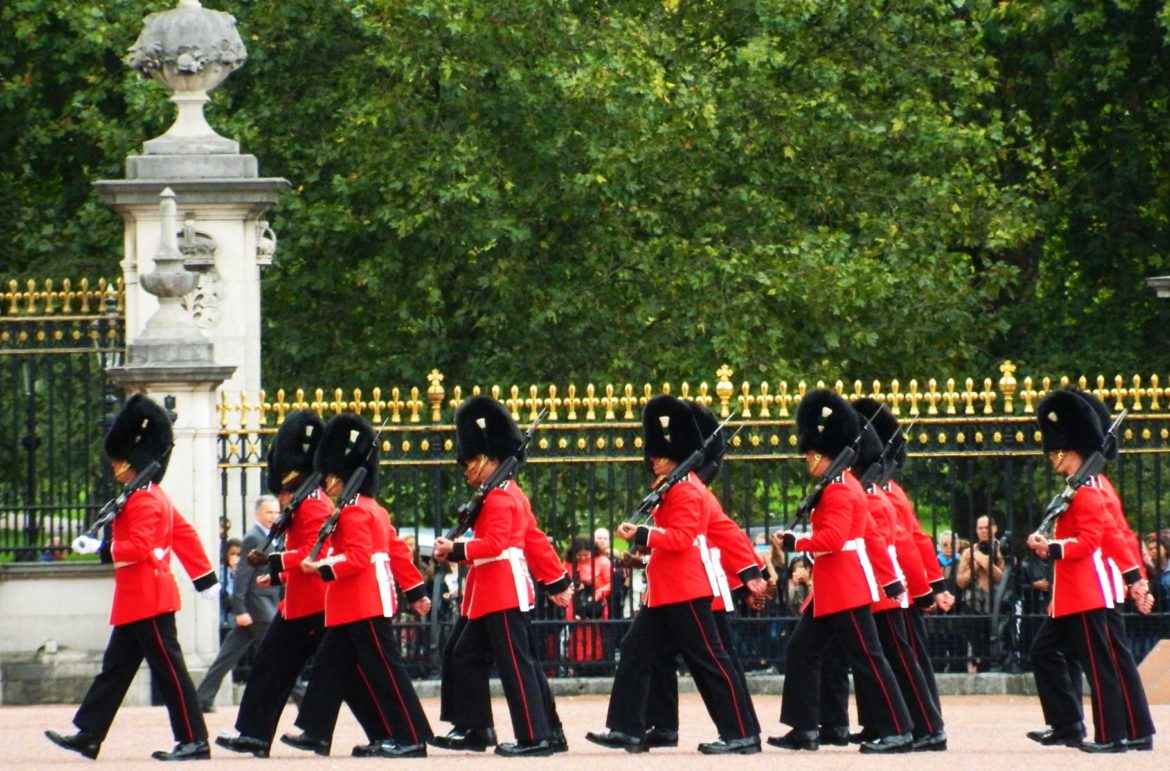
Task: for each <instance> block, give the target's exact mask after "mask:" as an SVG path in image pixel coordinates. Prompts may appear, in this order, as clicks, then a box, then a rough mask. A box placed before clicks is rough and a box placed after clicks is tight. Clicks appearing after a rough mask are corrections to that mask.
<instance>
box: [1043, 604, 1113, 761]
mask: <svg viewBox="0 0 1170 771" xmlns="http://www.w3.org/2000/svg"><path fill="white" fill-rule="evenodd" d="M1113 655H1114V654H1113V648H1112V646H1111V645H1110V641H1109V622H1108V620H1107V619H1106V611H1105V609H1104V608H1098V609H1096V610H1089V611H1085V612H1083V613H1072V614H1070V615H1067V616H1060V617H1059V618H1051V617H1049V618H1046V619H1044V623H1043V624H1041V625H1040V631H1039V632H1037V633H1036V639H1035V640H1034V641H1033V642H1032V651H1031V660H1032V673H1033V675H1034V676H1035V678H1036V692H1037V694H1038V695H1039V696H1040V704H1041V709H1043V711H1044V719H1045V721H1046V722H1047V723H1048V724H1049V725H1053V726H1065V725H1068V724H1070V723H1076V722H1078V721H1080V720H1082V710H1081V703H1080V700H1079V699H1078V698H1077V693H1078V689H1077V687H1076V686H1075V685H1074V684H1073V681H1072V675H1071V669H1070V667H1069V665H1068V659H1069V658H1071V657H1075V658H1076V659H1077V660H1078V661H1079V662H1080V664H1081V666H1083V667H1084V670H1085V675H1086V676H1087V677H1088V680H1089V690H1090V695H1091V697H1092V704H1093V726H1094V735H1095V738H1096V740H1097V741H1099V742H1114V741H1118V740H1120V739H1124V738H1125V736H1126V708H1125V698H1124V696H1123V695H1122V685H1121V678H1120V676H1119V674H1118V671H1117V666H1116V664H1115V663H1114V658H1113Z"/></svg>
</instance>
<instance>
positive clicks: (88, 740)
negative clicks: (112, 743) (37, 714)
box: [45, 731, 102, 760]
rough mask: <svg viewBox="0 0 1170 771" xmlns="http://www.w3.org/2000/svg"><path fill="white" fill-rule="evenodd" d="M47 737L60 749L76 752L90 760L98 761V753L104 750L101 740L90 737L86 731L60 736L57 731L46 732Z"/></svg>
mask: <svg viewBox="0 0 1170 771" xmlns="http://www.w3.org/2000/svg"><path fill="white" fill-rule="evenodd" d="M45 736H47V737H49V741H51V742H52V743H53V744H56V745H57V746H58V747H63V748H64V749H67V750H70V751H72V752H76V753H77V754H79V755H81V756H82V757H86V758H89V759H90V760H94V759H96V758H97V756H98V752H99V751H100V750H101V748H102V740H101V739H97V738H95V737H93V736H90V735H89V734H87V733H85V732H84V731H78V732H77V733H75V734H59V733H57V732H56V731H45Z"/></svg>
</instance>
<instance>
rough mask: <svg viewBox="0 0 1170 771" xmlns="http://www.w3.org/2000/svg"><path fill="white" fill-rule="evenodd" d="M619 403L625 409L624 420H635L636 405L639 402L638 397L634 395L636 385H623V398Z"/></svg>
mask: <svg viewBox="0 0 1170 771" xmlns="http://www.w3.org/2000/svg"><path fill="white" fill-rule="evenodd" d="M647 388H649V384H647ZM619 403H620V404H621V405H622V407H623V408H624V409H625V413H624V414H623V415H622V420H633V419H634V407H635V406H637V404H638V397H636V396H634V386H633V385H631V384H630V383H626V384H625V385H624V386H622V398H621V399H620V400H619Z"/></svg>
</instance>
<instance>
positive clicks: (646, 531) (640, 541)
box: [634, 525, 650, 546]
mask: <svg viewBox="0 0 1170 771" xmlns="http://www.w3.org/2000/svg"><path fill="white" fill-rule="evenodd" d="M634 543H635V544H636V545H637V546H649V545H650V528H648V527H646V526H645V525H639V526H638V529H637V530H636V531H635V532H634Z"/></svg>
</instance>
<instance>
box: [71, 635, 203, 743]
mask: <svg viewBox="0 0 1170 771" xmlns="http://www.w3.org/2000/svg"><path fill="white" fill-rule="evenodd" d="M143 659H146V664H147V666H149V667H150V674H151V678H152V680H153V681H154V684H155V685H156V686H158V690H159V692H160V693H161V694H162V698H163V702H164V703H165V704H166V705H167V714H168V715H170V718H171V732H172V733H173V734H174V736H175V741H176V742H182V743H185V742H194V741H201V740H204V739H206V738H207V725H206V724H205V723H204V722H203V713H202V712H201V711H200V710H199V700H198V698H197V697H196V696H195V684H194V683H192V682H191V676H190V675H189V674H187V665H186V664H185V663H184V661H183V650H182V649H181V648H180V647H179V639H178V637H177V636H176V634H175V614H174V613H162V614H160V615H157V616H152V617H150V618H144V619H142V620H141V621H134V622H131V623H129V624H120V625H118V626H116V627H114V629H113V631H112V632H110V642H109V644H108V645H107V646H106V653H105V655H104V656H103V657H102V671H101V673H100V674H98V676H97V678H95V679H94V681H93V685H91V686H90V687H89V691H87V692H86V694H85V698H84V699H83V700H82V702H81V706H80V707H79V708H78V709H77V714H76V715H74V716H73V725H75V726H77V727H78V728H79V729H81V731H83V732H84V733H87V734H89V735H91V736H94V737H96V738H98V739H103V740H104V739H105V738H106V734H107V733H109V730H110V724H111V723H113V722H114V715H115V714H117V712H118V707H120V706H121V704H122V699H123V698H124V697H125V696H126V690H127V689H128V688H129V687H130V682H131V681H132V680H133V679H134V675H136V674H137V673H138V667H139V666H141V665H142V660H143Z"/></svg>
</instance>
